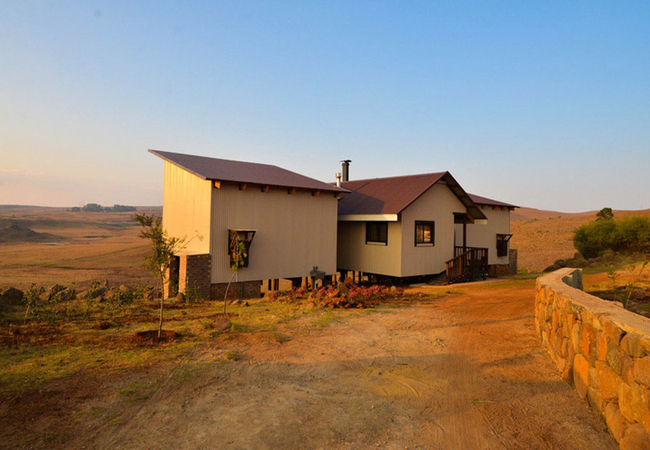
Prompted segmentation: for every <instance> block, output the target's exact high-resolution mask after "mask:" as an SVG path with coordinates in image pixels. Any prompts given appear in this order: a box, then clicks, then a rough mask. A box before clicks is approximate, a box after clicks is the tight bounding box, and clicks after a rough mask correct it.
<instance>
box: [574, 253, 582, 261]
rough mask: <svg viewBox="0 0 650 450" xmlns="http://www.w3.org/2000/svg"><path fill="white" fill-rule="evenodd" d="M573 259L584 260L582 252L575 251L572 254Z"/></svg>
mask: <svg viewBox="0 0 650 450" xmlns="http://www.w3.org/2000/svg"><path fill="white" fill-rule="evenodd" d="M573 259H574V260H575V261H585V257H584V256H582V253H580V252H575V254H574V255H573Z"/></svg>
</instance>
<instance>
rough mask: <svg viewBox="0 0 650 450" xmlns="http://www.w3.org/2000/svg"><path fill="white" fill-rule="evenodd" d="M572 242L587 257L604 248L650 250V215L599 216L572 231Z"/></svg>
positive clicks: (597, 253) (602, 251)
mask: <svg viewBox="0 0 650 450" xmlns="http://www.w3.org/2000/svg"><path fill="white" fill-rule="evenodd" d="M573 245H574V247H575V248H576V250H578V251H579V252H580V253H582V255H583V256H584V257H585V258H595V257H597V256H600V255H602V254H603V253H604V252H605V251H607V250H611V251H616V252H623V253H627V252H643V253H648V252H650V217H647V216H630V217H625V218H623V219H620V220H613V219H608V220H596V221H594V222H590V223H588V224H585V225H582V226H580V227H578V228H577V229H576V230H575V231H574V232H573Z"/></svg>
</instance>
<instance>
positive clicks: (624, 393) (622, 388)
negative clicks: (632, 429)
mask: <svg viewBox="0 0 650 450" xmlns="http://www.w3.org/2000/svg"><path fill="white" fill-rule="evenodd" d="M618 407H619V410H620V411H621V414H623V417H625V418H626V419H627V420H628V421H630V422H634V415H633V414H632V389H631V388H630V386H629V385H628V384H627V383H623V382H621V383H619V384H618Z"/></svg>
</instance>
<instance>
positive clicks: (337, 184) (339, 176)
mask: <svg viewBox="0 0 650 450" xmlns="http://www.w3.org/2000/svg"><path fill="white" fill-rule="evenodd" d="M336 186H337V187H341V174H340V173H339V172H336Z"/></svg>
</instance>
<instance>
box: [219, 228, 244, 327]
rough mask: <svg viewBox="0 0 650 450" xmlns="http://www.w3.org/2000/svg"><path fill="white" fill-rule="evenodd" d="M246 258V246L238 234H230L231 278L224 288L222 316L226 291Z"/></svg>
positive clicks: (226, 295)
mask: <svg viewBox="0 0 650 450" xmlns="http://www.w3.org/2000/svg"><path fill="white" fill-rule="evenodd" d="M247 256H248V251H247V249H246V244H245V243H244V241H242V240H241V238H240V237H239V234H237V233H232V237H231V238H230V270H231V271H232V277H230V281H229V282H228V286H226V293H225V295H224V296H223V315H224V316H225V315H226V305H227V304H228V291H229V290H230V285H231V284H232V282H233V280H234V279H235V277H236V276H237V273H238V272H239V269H241V268H242V267H244V265H245V264H246V257H247Z"/></svg>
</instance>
